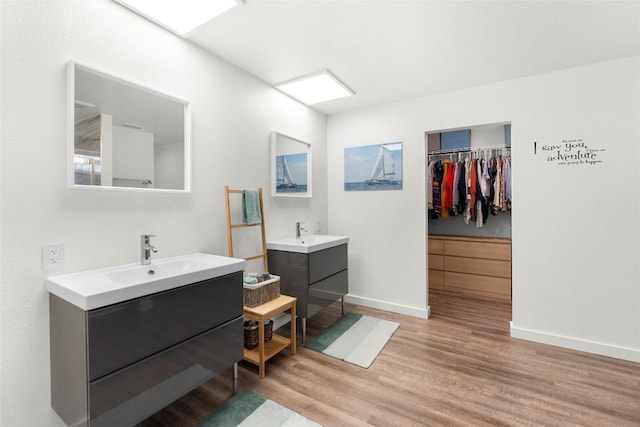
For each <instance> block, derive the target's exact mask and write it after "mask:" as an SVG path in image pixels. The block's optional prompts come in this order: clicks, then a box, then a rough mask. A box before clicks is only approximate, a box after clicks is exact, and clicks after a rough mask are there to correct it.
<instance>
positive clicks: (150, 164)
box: [67, 61, 191, 192]
mask: <svg viewBox="0 0 640 427" xmlns="http://www.w3.org/2000/svg"><path fill="white" fill-rule="evenodd" d="M68 91H69V93H68V98H69V100H68V107H67V108H68V115H69V119H68V120H69V123H68V127H69V131H68V133H69V135H68V159H69V160H68V167H67V169H68V170H67V180H68V183H69V186H70V187H72V188H90V189H118V190H135V191H138V190H145V191H165V192H188V191H189V190H190V176H191V175H190V148H191V145H190V142H191V141H190V106H189V103H188V102H186V101H183V100H180V99H177V98H174V97H172V96H169V95H166V94H163V93H160V92H157V91H155V90H152V89H149V88H146V87H144V86H141V85H138V84H135V83H131V82H128V81H126V80H124V79H121V78H118V77H114V76H111V75H108V74H106V73H104V72H100V71H97V70H95V69H92V68H90V67H87V66H85V65H80V64H78V63H76V62H73V61H71V62H69V64H68Z"/></svg>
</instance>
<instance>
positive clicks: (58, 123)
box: [0, 0, 327, 427]
mask: <svg viewBox="0 0 640 427" xmlns="http://www.w3.org/2000/svg"><path fill="white" fill-rule="evenodd" d="M0 4H1V9H0V13H1V15H0V16H1V19H2V22H1V31H2V33H1V40H2V51H1V53H2V69H1V72H2V81H1V84H2V87H1V94H2V107H1V108H2V110H1V114H0V117H1V118H2V127H1V132H2V133H1V137H2V139H1V141H2V151H1V154H2V157H1V164H2V170H1V172H0V173H1V180H0V182H1V186H2V187H1V193H0V194H1V199H0V206H1V215H2V224H1V228H0V231H1V256H0V263H1V265H2V271H1V281H2V284H1V290H0V298H1V308H2V312H1V318H0V319H1V328H2V330H1V337H2V349H1V359H2V371H1V375H2V395H1V400H0V402H1V404H2V411H1V416H0V425H3V426H12V427H15V426H29V427H32V426H57V425H63V423H62V421H61V420H60V419H59V418H58V416H57V415H56V414H55V413H54V411H53V410H52V409H51V408H50V380H49V374H50V372H49V329H48V328H49V321H48V299H47V292H46V290H45V284H44V278H45V275H44V273H43V272H42V266H41V264H42V259H41V258H42V257H41V248H42V245H43V244H50V243H63V244H64V245H65V250H66V260H65V261H66V268H65V269H64V270H62V271H59V272H56V273H66V272H73V271H80V270H87V269H91V268H97V267H103V266H109V265H116V264H122V263H131V262H137V261H138V256H139V254H138V251H139V248H138V245H139V237H138V236H139V235H140V234H141V233H153V234H156V235H157V237H156V238H155V240H154V245H155V246H157V247H158V250H159V252H158V254H157V256H158V257H160V256H162V257H165V256H172V255H179V254H184V253H190V252H196V251H204V252H209V253H214V254H223V255H226V253H227V243H226V225H225V209H224V195H223V187H224V185H226V184H228V185H231V186H232V187H234V188H257V187H263V188H264V189H265V190H266V191H267V198H266V200H265V211H266V226H267V235H268V236H273V237H274V238H278V237H281V236H291V235H293V232H294V229H293V228H294V223H295V221H297V220H311V218H313V219H315V220H317V221H321V222H322V223H323V224H325V227H326V223H327V207H326V205H327V196H326V164H325V153H326V147H325V143H324V142H325V140H326V118H325V116H324V115H321V114H319V113H317V112H314V111H312V110H310V109H308V108H306V107H304V106H302V105H301V104H299V103H297V102H295V101H292V100H291V99H290V98H287V97H286V96H284V95H282V94H280V93H279V92H277V91H275V90H273V89H272V88H270V87H269V86H267V85H266V84H264V83H263V82H260V81H258V80H256V79H255V78H253V77H251V76H249V75H248V74H246V73H244V72H242V71H240V70H238V69H237V68H235V67H233V66H231V65H230V64H228V63H227V62H225V61H223V60H221V59H218V58H216V57H214V56H212V55H210V54H208V53H206V52H205V51H203V50H202V49H200V48H198V47H196V46H194V45H192V44H191V43H189V42H187V41H185V40H182V39H180V38H178V37H176V36H174V35H172V34H170V33H168V32H167V31H165V30H163V29H161V28H160V27H158V26H156V25H154V24H152V23H150V22H148V21H146V20H144V19H143V18H141V17H139V16H137V15H135V14H133V13H131V12H129V11H128V10H126V9H124V8H123V7H121V6H119V5H117V4H116V3H114V2H112V1H109V0H93V1H73V2H70V1H56V2H28V1H23V2H4V1H3V2H0ZM71 59H73V60H76V61H78V62H80V63H84V64H87V65H91V66H94V67H96V68H98V69H101V70H105V71H108V72H111V73H113V74H114V75H117V76H123V77H128V78H130V79H131V80H132V81H134V82H143V83H145V84H146V85H148V86H149V87H151V88H155V89H157V90H160V91H162V92H165V93H168V94H171V95H173V96H175V97H178V98H180V99H185V100H189V101H191V102H192V113H193V115H192V119H193V120H192V122H193V175H192V177H193V185H192V193H191V194H159V193H153V194H149V193H142V192H111V191H89V190H69V189H67V188H66V180H65V177H66V175H65V166H66V158H65V155H66V154H65V153H66V151H65V148H66V140H65V138H66V119H67V118H66V117H65V99H66V72H65V66H66V63H67V61H69V60H71ZM272 129H277V130H279V131H281V132H283V133H286V134H290V135H295V136H296V137H298V138H301V139H305V140H307V141H309V142H311V143H312V144H313V150H314V157H313V161H314V165H313V170H314V183H316V184H315V187H314V190H313V195H314V197H313V198H312V199H311V200H308V199H300V200H291V199H289V200H272V199H271V198H270V197H268V194H269V193H268V189H269V176H270V175H269V174H270V172H269V164H270V162H269V149H270V145H269V132H270V131H271V130H272ZM325 231H326V230H325Z"/></svg>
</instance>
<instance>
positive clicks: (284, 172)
mask: <svg viewBox="0 0 640 427" xmlns="http://www.w3.org/2000/svg"><path fill="white" fill-rule="evenodd" d="M271 195H272V196H273V197H311V144H309V143H308V142H305V141H302V140H299V139H297V138H293V137H291V136H288V135H285V134H282V133H280V132H276V131H271Z"/></svg>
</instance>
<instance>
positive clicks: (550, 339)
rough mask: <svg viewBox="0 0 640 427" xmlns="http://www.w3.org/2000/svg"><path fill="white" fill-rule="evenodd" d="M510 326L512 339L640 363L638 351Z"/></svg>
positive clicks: (639, 352)
mask: <svg viewBox="0 0 640 427" xmlns="http://www.w3.org/2000/svg"><path fill="white" fill-rule="evenodd" d="M510 324H511V337H512V338H520V339H523V340H527V341H534V342H539V343H542V344H549V345H555V346H558V347H565V348H570V349H572V350H579V351H584V352H587V353H594V354H599V355H602V356H608V357H615V358H616V359H623V360H629V361H631V362H639V363H640V349H634V348H628V347H620V346H615V345H611V344H603V343H599V342H594V341H586V340H581V339H577V338H572V337H566V336H562V335H556V334H549V333H546V332H540V331H534V330H531V329H525V328H519V327H517V326H514V325H513V322H510Z"/></svg>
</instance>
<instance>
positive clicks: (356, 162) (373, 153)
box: [344, 142, 402, 191]
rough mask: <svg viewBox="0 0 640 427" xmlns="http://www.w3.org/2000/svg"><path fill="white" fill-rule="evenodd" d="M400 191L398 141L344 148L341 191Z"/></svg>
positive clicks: (400, 150)
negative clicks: (342, 189) (342, 185)
mask: <svg viewBox="0 0 640 427" xmlns="http://www.w3.org/2000/svg"><path fill="white" fill-rule="evenodd" d="M378 190H402V142H390V143H387V144H378V145H366V146H362V147H347V148H345V149H344V191H378Z"/></svg>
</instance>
